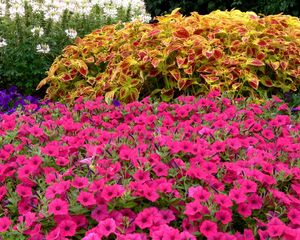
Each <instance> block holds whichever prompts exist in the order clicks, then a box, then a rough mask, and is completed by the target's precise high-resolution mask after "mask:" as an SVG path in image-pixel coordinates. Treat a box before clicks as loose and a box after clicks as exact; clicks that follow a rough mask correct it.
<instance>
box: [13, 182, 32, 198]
mask: <svg viewBox="0 0 300 240" xmlns="http://www.w3.org/2000/svg"><path fill="white" fill-rule="evenodd" d="M16 193H18V194H19V196H20V197H30V196H31V195H32V189H31V187H27V186H24V185H23V184H18V185H17V187H16Z"/></svg>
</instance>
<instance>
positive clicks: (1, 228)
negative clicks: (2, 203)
mask: <svg viewBox="0 0 300 240" xmlns="http://www.w3.org/2000/svg"><path fill="white" fill-rule="evenodd" d="M11 224H12V222H11V220H10V219H9V218H8V217H1V218H0V233H1V232H6V231H7V230H8V229H9V227H10V225H11Z"/></svg>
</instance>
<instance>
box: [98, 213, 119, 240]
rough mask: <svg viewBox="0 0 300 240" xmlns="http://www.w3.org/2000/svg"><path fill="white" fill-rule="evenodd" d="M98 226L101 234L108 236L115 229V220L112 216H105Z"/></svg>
mask: <svg viewBox="0 0 300 240" xmlns="http://www.w3.org/2000/svg"><path fill="white" fill-rule="evenodd" d="M98 228H99V231H100V232H101V234H103V236H105V237H108V236H109V235H110V234H111V233H114V232H115V231H116V222H115V220H114V219H112V218H107V219H105V220H104V221H101V222H100V223H99V225H98Z"/></svg>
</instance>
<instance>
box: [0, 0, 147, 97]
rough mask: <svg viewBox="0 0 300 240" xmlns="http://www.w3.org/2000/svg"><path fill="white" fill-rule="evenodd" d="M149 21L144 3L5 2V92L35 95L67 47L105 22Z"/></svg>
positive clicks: (1, 27) (1, 5) (0, 32)
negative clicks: (15, 89)
mask: <svg viewBox="0 0 300 240" xmlns="http://www.w3.org/2000/svg"><path fill="white" fill-rule="evenodd" d="M136 18H140V19H141V20H143V21H147V19H149V17H148V16H147V14H146V11H145V6H144V2H143V1H141V0H135V1H126V0H124V1H110V0H109V1H108V0H101V1H99V0H97V1H95V0H93V1H85V0H68V1H67V0H51V1H50V0H32V1H23V0H12V1H7V0H0V89H1V88H7V87H9V86H10V85H16V86H17V87H18V89H19V90H20V91H21V93H22V94H24V95H33V94H35V95H39V96H44V94H45V89H42V90H41V91H39V92H35V88H36V85H37V84H38V83H39V82H40V81H41V80H42V79H43V78H44V77H46V74H45V72H46V70H48V69H49V67H50V66H51V64H52V62H53V61H54V59H55V58H56V56H58V55H59V54H60V53H61V51H62V49H63V48H64V47H65V46H67V45H69V44H71V43H73V41H74V39H75V38H76V37H77V36H79V37H83V36H84V35H85V34H87V33H90V32H91V31H93V30H95V29H98V28H99V27H101V26H104V25H106V24H112V23H116V22H118V21H121V22H125V21H130V20H133V19H136Z"/></svg>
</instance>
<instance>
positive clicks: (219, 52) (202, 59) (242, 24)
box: [37, 9, 300, 102]
mask: <svg viewBox="0 0 300 240" xmlns="http://www.w3.org/2000/svg"><path fill="white" fill-rule="evenodd" d="M158 21H159V22H158V23H156V24H145V23H141V22H140V21H135V22H131V23H126V24H125V25H124V26H123V25H120V24H119V25H110V26H105V27H103V28H101V29H99V30H96V31H94V32H92V33H91V34H89V35H87V36H86V37H84V38H83V39H78V40H77V42H76V43H75V45H69V46H67V47H66V48H65V49H64V51H63V54H62V55H60V56H59V57H58V58H57V59H56V60H55V61H54V63H53V64H52V66H51V68H50V69H49V71H48V76H47V77H46V78H45V79H43V80H42V81H41V82H40V84H39V85H38V87H37V89H39V88H41V87H42V86H44V85H45V84H47V83H49V84H50V86H49V88H48V89H47V95H46V99H52V100H59V101H61V102H73V101H74V100H75V99H76V98H78V97H79V96H86V97H89V98H92V97H95V96H98V95H105V97H106V100H107V102H110V101H111V100H112V99H113V98H116V99H118V100H120V101H121V102H132V101H135V100H137V99H139V98H140V99H141V98H143V97H145V96H148V95H151V96H152V95H155V94H160V96H161V98H162V100H165V101H168V100H170V99H172V98H173V97H174V96H178V95H180V94H182V93H184V94H186V95H194V96H198V95H201V94H206V93H207V92H208V91H209V90H211V89H215V88H218V89H220V90H222V92H227V94H228V95H229V96H230V95H231V96H232V97H234V96H256V97H262V96H267V95H272V94H274V93H276V94H279V95H280V94H281V95H282V93H284V92H288V91H290V90H291V91H296V90H297V87H298V86H299V83H300V82H299V81H300V80H299V76H300V72H299V68H297V66H298V65H299V53H300V42H299V38H298V33H299V31H300V21H299V19H298V18H296V17H291V16H284V15H276V16H266V17H258V16H257V15H256V14H255V13H252V12H247V13H242V12H240V11H238V10H234V11H230V12H222V11H215V12H212V13H211V14H209V15H204V16H201V15H199V14H197V13H193V14H192V16H190V17H183V16H182V15H181V14H180V13H179V12H178V9H177V10H174V11H173V12H172V14H171V15H166V16H164V17H158Z"/></svg>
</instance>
